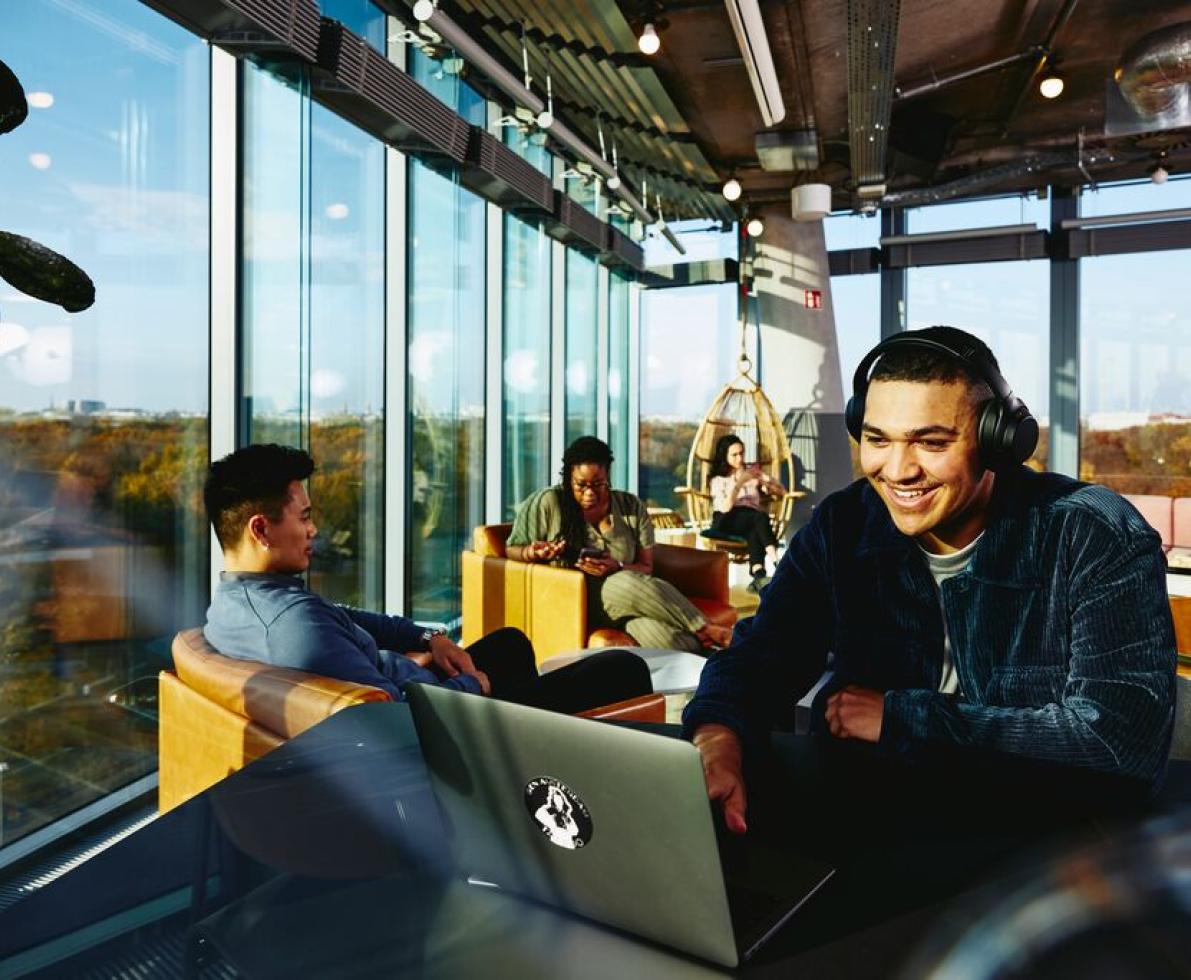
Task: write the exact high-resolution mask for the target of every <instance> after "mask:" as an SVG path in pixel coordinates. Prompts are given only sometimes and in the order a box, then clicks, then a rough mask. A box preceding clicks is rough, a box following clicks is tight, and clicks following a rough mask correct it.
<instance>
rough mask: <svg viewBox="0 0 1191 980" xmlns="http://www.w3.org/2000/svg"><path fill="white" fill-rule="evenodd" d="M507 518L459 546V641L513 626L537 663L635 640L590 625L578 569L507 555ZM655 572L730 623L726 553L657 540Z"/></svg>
mask: <svg viewBox="0 0 1191 980" xmlns="http://www.w3.org/2000/svg"><path fill="white" fill-rule="evenodd" d="M511 530H512V525H511V524H487V525H481V526H480V527H477V528H476V529H475V532H474V534H473V536H472V549H473V550H471V551H464V552H463V644H464V645H465V646H466V645H467V644H469V643H473V642H475V641H476V640H478V639H479V638H480V637H481V636H484V635H485V634H487V633H491V632H492V631H493V630H496V629H500V628H501V627H502V626H516V627H517V628H518V629H520V630H521V631H522V632H523V633H525V635H526V636H528V637H529V638H530V640H532V641H533V647H534V652H535V654H536V655H537V659H538V662H539V663H541V662H542V661H543V660H546V659H547V658H549V657H552V656H554V655H555V654H556V653H563V652H566V651H568V650H582V649H584V648H585V647H589V646H592V647H595V646H609V645H618V646H619V645H623V646H631V645H634V641H633V638H632V637H630V636H628V634H626V633H621V632H620V631H619V630H603V629H601V630H595V631H591V630H589V629H588V624H587V581H586V579H585V578H584V576H583V573H582V572H577V571H575V570H574V569H571V568H557V567H555V566H553V565H538V564H530V563H528V562H520V561H511V560H510V559H509V558H507V557H506V555H505V544H506V542H507V541H508V538H509V532H510V531H511ZM653 569H654V574H655V575H657V576H658V577H659V578H663V579H666V581H668V582H671V583H673V584H674V585H675V586H677V587H678V589H679V591H681V592H682V593H683V594H684V595H685V596H686V597H687V598H688V599H690V600H691V602H692V603H694V605H695V606H696V607H698V609H699V611H700V612H702V613H703V615H704V616H706V617H707V618H708V620H710V621H711V622H712V623H715V624H716V625H718V626H734V625H735V624H736V610H735V609H734V608H733V606H732V605H731V603H730V602H729V601H728V559H727V556H726V555H724V554H722V553H720V552H715V551H703V550H700V549H697V548H683V547H679V546H675V545H666V544H656V545H654V548H653Z"/></svg>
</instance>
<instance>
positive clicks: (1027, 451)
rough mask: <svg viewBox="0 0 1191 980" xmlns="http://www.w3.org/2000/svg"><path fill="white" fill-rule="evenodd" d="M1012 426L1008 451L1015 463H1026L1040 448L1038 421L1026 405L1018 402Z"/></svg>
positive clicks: (1008, 439)
mask: <svg viewBox="0 0 1191 980" xmlns="http://www.w3.org/2000/svg"><path fill="white" fill-rule="evenodd" d="M1010 424H1011V426H1012V431H1010V432H1007V433H1006V436H1007V441H1008V443H1009V445H1008V450H1007V451H1008V452H1009V454H1010V455H1011V456H1012V457H1013V461H1014V462H1015V463H1024V462H1025V461H1026V460H1027V459H1029V458H1030V457H1031V456H1032V455H1034V450H1035V449H1037V448H1038V420H1037V419H1036V418H1034V416H1033V415H1031V414H1030V410H1029V409H1028V408H1026V406H1025V405H1024V404H1022V403H1021V402H1018V404H1017V407H1016V408H1015V410H1014V411H1013V413H1012V419H1011V422H1010Z"/></svg>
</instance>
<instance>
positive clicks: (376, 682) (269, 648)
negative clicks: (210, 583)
mask: <svg viewBox="0 0 1191 980" xmlns="http://www.w3.org/2000/svg"><path fill="white" fill-rule="evenodd" d="M203 635H204V636H206V638H207V642H208V643H210V644H211V646H213V647H215V649H217V650H219V651H220V652H221V653H223V654H225V655H227V656H229V657H239V658H241V659H242V660H259V661H260V662H261V663H266V664H273V665H274V666H276V667H292V668H294V669H296V670H305V671H307V672H309V673H311V674H321V675H322V676H324V677H337V678H339V680H343V681H353V682H355V683H357V684H370V685H372V686H373V687H379V688H380V689H381V690H382V691H388V692H389V694H390V696H391V697H392V698H393V700H394V701H401V700H403V699H404V695H403V694H402V693H401V687H402V685H404V684H406V683H408V682H409V681H419V682H420V683H423V684H439V685H441V686H442V687H451V688H455V689H457V690H461V691H468V692H470V693H472V694H479V693H480V682H479V681H478V680H477V679H476V678H475V677H472V676H470V675H464V674H460V675H459V676H458V677H452V678H450V679H448V680H442V679H441V678H439V677H438V675H436V674H434V673H432V672H431V671H429V670H425V669H423V668H422V667H419V666H418V665H417V664H415V663H414V662H413V661H412V660H410V659H409V658H408V657H403V656H402V655H401V654H402V653H404V652H408V651H411V650H416V649H417V648H418V646H419V644H420V641H421V637H422V628H421V627H420V626H418V625H417V623H415V622H413V621H412V620H409V619H405V618H403V617H401V616H384V615H381V614H380V613H370V612H365V611H363V610H362V609H352V608H351V607H350V606H340V605H336V604H334V603H330V602H328V601H327V600H326V599H324V598H323V597H322V596H319V595H316V594H315V593H313V592H311V591H310V590H309V589H307V588H306V587H305V586H304V585H303V584H302V581H301V580H300V579H297V578H294V577H293V576H291V575H268V574H265V573H255V572H223V573H222V574H221V575H220V576H219V586H218V588H217V589H216V590H215V595H214V596H213V597H212V599H211V605H210V608H208V609H207V625H206V626H205V627H204V628H203Z"/></svg>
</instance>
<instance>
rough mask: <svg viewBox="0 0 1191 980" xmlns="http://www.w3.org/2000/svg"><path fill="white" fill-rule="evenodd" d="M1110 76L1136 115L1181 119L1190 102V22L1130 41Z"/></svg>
mask: <svg viewBox="0 0 1191 980" xmlns="http://www.w3.org/2000/svg"><path fill="white" fill-rule="evenodd" d="M1113 78H1114V79H1116V83H1117V86H1118V87H1119V88H1120V90H1121V95H1123V96H1124V97H1125V101H1126V102H1128V103H1129V105H1130V106H1131V107H1132V108H1133V110H1134V111H1135V112H1136V113H1137V114H1138V115H1139V116H1144V117H1146V118H1164V117H1168V116H1176V117H1180V118H1181V117H1182V116H1183V115H1184V114H1185V113H1186V111H1187V109H1188V107H1189V105H1188V104H1189V103H1191V22H1188V23H1183V24H1175V25H1174V26H1172V27H1164V28H1162V29H1161V30H1157V31H1154V32H1152V33H1150V34H1147V35H1146V36H1145V37H1143V38H1142V39H1141V40H1140V41H1138V42H1136V43H1135V44H1133V45H1132V46H1131V47H1130V48H1129V49H1128V50H1127V51H1126V52H1125V53H1124V54H1123V55H1122V56H1121V61H1120V64H1119V65H1118V66H1117V69H1116V71H1115V72H1113Z"/></svg>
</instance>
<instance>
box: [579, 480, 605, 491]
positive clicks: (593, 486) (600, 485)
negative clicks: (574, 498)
mask: <svg viewBox="0 0 1191 980" xmlns="http://www.w3.org/2000/svg"><path fill="white" fill-rule="evenodd" d="M571 486H572V487H574V488H575V492H576V493H587V491H588V490H590V491H591V492H592V493H602V492H603V491H604V490H607V489H608V481H607V480H596V481H595V482H594V483H581V482H580V481H579V480H572V481H571Z"/></svg>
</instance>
